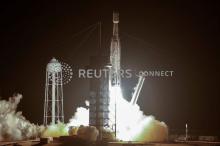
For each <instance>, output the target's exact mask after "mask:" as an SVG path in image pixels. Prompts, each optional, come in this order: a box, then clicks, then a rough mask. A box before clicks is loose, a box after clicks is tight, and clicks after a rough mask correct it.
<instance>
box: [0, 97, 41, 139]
mask: <svg viewBox="0 0 220 146" xmlns="http://www.w3.org/2000/svg"><path fill="white" fill-rule="evenodd" d="M21 99H22V95H21V94H17V95H14V96H13V97H10V98H9V101H6V100H0V141H6V140H23V139H30V138H36V137H39V136H40V133H41V132H42V131H43V129H44V127H43V126H38V125H35V124H32V123H30V122H29V121H28V120H26V119H25V117H24V116H23V115H22V112H17V111H16V109H17V105H18V104H19V102H20V100H21Z"/></svg>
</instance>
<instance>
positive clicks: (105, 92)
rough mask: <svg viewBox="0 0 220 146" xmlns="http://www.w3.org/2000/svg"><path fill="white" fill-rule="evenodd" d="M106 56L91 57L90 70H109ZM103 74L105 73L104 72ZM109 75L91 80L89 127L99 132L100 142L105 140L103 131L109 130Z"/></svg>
mask: <svg viewBox="0 0 220 146" xmlns="http://www.w3.org/2000/svg"><path fill="white" fill-rule="evenodd" d="M107 62H108V58H107V57H105V56H92V57H90V65H89V69H94V70H97V71H99V70H103V69H106V70H107V69H108V68H107V67H106V64H107ZM102 73H103V72H102ZM108 81H109V74H108V73H107V74H101V76H100V77H98V78H96V77H94V78H91V79H90V95H89V125H90V126H95V127H96V128H97V129H98V130H99V137H98V139H99V140H102V139H104V138H103V129H104V128H109V108H108V107H109V84H108Z"/></svg>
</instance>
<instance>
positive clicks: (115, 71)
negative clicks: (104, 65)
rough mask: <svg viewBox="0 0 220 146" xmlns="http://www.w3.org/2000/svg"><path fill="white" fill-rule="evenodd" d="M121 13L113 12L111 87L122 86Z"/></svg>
mask: <svg viewBox="0 0 220 146" xmlns="http://www.w3.org/2000/svg"><path fill="white" fill-rule="evenodd" d="M118 24H119V13H116V12H113V36H112V39H111V46H110V64H111V69H110V85H111V86H120V84H121V75H120V70H121V46H120V38H119V32H118Z"/></svg>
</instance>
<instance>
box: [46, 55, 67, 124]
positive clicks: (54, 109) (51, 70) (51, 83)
mask: <svg viewBox="0 0 220 146" xmlns="http://www.w3.org/2000/svg"><path fill="white" fill-rule="evenodd" d="M58 122H64V112H63V75H62V65H61V63H59V62H58V60H56V59H55V58H53V59H51V61H50V62H49V63H48V64H47V68H46V84H45V103H44V125H49V124H56V123H58Z"/></svg>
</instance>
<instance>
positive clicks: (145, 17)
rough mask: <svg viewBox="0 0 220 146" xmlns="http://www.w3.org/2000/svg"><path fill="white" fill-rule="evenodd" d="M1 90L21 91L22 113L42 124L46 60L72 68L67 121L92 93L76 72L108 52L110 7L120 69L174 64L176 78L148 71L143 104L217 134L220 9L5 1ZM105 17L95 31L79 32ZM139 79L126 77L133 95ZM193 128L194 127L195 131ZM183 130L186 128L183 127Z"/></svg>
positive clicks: (173, 122)
mask: <svg viewBox="0 0 220 146" xmlns="http://www.w3.org/2000/svg"><path fill="white" fill-rule="evenodd" d="M0 7H1V8H0V14H1V17H0V18H1V20H0V21H1V33H0V34H1V43H0V48H1V53H0V55H1V56H0V65H1V70H0V72H1V81H0V83H1V84H0V96H2V97H3V99H7V98H8V97H9V96H12V95H13V94H14V93H21V94H23V99H22V101H21V103H20V104H19V110H21V111H22V112H23V114H24V116H25V117H26V118H27V119H28V120H30V121H31V122H34V123H39V124H42V122H43V103H44V87H45V76H46V70H45V69H46V64H47V63H48V62H49V61H50V59H51V58H52V57H56V58H57V59H59V60H61V61H63V62H66V63H68V64H69V65H71V66H72V68H73V71H74V75H73V80H72V81H71V82H70V83H69V84H67V85H65V86H64V112H65V121H66V122H68V119H69V118H70V117H71V116H72V115H73V114H74V112H75V110H76V107H78V106H80V105H84V100H86V99H87V98H88V95H89V91H88V88H89V81H88V80H86V79H79V78H78V77H77V70H78V69H79V68H84V67H85V66H87V65H88V64H89V56H93V55H100V54H102V55H108V54H109V49H110V39H111V35H112V12H113V10H117V11H118V12H119V13H120V23H119V29H120V38H121V46H122V49H121V51H122V62H121V65H122V68H130V69H133V70H173V71H174V76H173V77H167V78H164V77H160V78H152V77H148V78H146V80H145V83H144V86H143V88H142V91H141V94H140V97H139V100H138V104H139V105H140V107H141V109H142V110H143V111H144V113H145V114H147V115H154V116H155V117H156V119H158V120H161V121H164V122H165V123H166V124H167V125H168V127H169V128H170V129H171V130H172V129H174V130H175V129H177V130H179V131H181V130H184V128H185V123H188V126H189V133H190V132H191V133H198V134H200V135H220V131H219V129H220V106H219V104H220V89H219V83H220V76H219V75H220V72H219V67H220V60H219V58H220V54H219V51H218V49H219V40H220V35H219V26H220V23H219V20H220V19H219V16H220V15H219V9H220V3H219V2H217V1H209V0H207V1H206V2H201V1H185V0H184V1H172V2H171V1H163V2H159V1H153V0H152V1H148V0H145V1H137V0H135V1H120V2H118V1H115V2H114V1H111V2H107V1H105V2H102V1H93V2H87V3H86V2H85V1H77V2H76V1H72V3H67V2H66V3H64V2H63V3H61V1H60V3H56V2H54V1H51V2H39V1H35V3H33V2H32V3H31V1H29V2H22V1H17V2H12V1H8V3H3V2H1V4H0ZM98 21H101V22H102V48H101V49H99V48H98V40H99V39H98V29H94V30H93V31H92V30H91V29H90V30H88V31H85V32H82V33H79V32H81V30H83V29H85V28H87V27H89V26H90V25H93V24H95V23H97V22H98ZM136 83H137V78H132V79H123V80H122V88H123V93H124V95H125V98H126V99H128V100H130V97H131V93H132V91H133V87H134V86H135V85H136ZM190 130H191V131H190ZM182 132H183V131H182Z"/></svg>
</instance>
